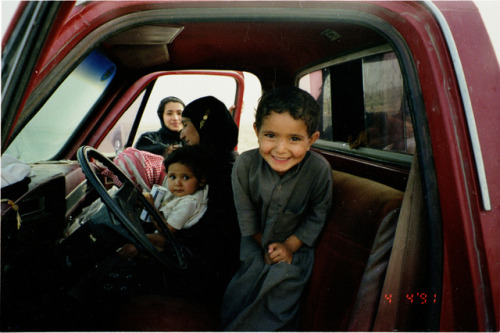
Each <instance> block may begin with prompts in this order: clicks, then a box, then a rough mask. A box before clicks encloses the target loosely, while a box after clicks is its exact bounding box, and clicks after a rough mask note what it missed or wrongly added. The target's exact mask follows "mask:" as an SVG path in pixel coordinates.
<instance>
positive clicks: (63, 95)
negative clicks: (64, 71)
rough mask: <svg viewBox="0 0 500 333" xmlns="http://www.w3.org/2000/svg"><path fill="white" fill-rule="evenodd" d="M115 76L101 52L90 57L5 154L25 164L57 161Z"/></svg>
mask: <svg viewBox="0 0 500 333" xmlns="http://www.w3.org/2000/svg"><path fill="white" fill-rule="evenodd" d="M115 74H116V66H115V64H114V63H113V62H112V61H111V60H110V59H108V58H107V57H106V56H105V55H104V54H103V53H102V52H101V51H100V50H95V51H93V52H92V53H90V54H89V55H88V56H87V57H86V58H85V59H84V60H83V61H82V62H81V63H80V64H79V65H78V66H77V67H76V68H75V69H74V70H73V72H71V74H70V75H69V76H68V77H67V78H66V79H65V80H64V81H63V82H62V83H61V85H60V86H59V87H58V88H57V90H56V91H55V92H54V93H53V94H52V96H50V98H49V99H48V100H47V102H45V104H44V105H43V106H42V108H41V109H40V110H39V111H38V112H37V114H36V115H35V116H34V117H33V118H32V119H31V120H30V121H29V123H28V124H27V125H26V126H25V127H24V128H23V130H22V131H21V132H20V133H19V135H18V136H17V137H16V138H15V139H14V141H13V142H12V144H11V145H10V146H9V148H8V149H7V151H6V152H7V153H9V154H11V155H13V156H15V157H16V158H18V159H20V160H21V161H23V162H26V163H31V162H37V161H47V160H50V159H52V158H54V156H56V155H57V153H59V152H60V150H61V149H62V148H63V147H64V145H66V144H67V142H68V140H69V139H70V138H71V136H72V135H73V134H74V133H75V132H76V131H77V129H78V128H79V126H81V125H82V124H83V123H84V120H85V118H86V117H87V115H88V114H90V112H91V111H92V109H93V108H94V106H95V105H96V104H97V102H98V101H99V100H100V98H101V96H102V95H103V94H104V92H105V91H106V88H107V87H108V86H109V84H110V83H111V82H112V80H113V78H114V77H115ZM62 110H63V111H65V110H71V112H61V111H62Z"/></svg>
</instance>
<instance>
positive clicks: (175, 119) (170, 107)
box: [163, 102, 184, 132]
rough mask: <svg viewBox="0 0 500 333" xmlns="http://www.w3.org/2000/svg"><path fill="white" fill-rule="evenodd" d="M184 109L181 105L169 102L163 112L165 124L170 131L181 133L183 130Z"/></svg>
mask: <svg viewBox="0 0 500 333" xmlns="http://www.w3.org/2000/svg"><path fill="white" fill-rule="evenodd" d="M183 110H184V107H183V106H182V104H181V103H177V102H168V103H167V104H165V109H164V110H163V122H164V123H165V126H167V128H168V129H170V130H172V131H174V132H179V131H180V130H181V129H182V123H181V119H182V111H183Z"/></svg>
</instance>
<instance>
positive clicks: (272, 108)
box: [255, 87, 320, 136]
mask: <svg viewBox="0 0 500 333" xmlns="http://www.w3.org/2000/svg"><path fill="white" fill-rule="evenodd" d="M271 112H276V113H283V112H288V113H289V114H290V116H292V118H293V119H296V120H304V122H305V123H306V126H307V134H308V135H309V136H311V135H313V134H314V132H316V130H317V128H318V123H319V114H320V109H319V105H318V103H317V102H316V101H315V100H314V98H313V97H312V96H311V95H310V94H309V93H307V92H306V91H304V90H302V89H300V88H297V87H280V88H275V89H273V90H270V91H268V92H266V93H265V94H264V95H262V97H261V98H260V101H259V105H258V107H257V113H256V114H255V126H256V127H257V131H260V128H261V126H262V121H263V120H264V118H265V117H266V116H269V115H270V114H271Z"/></svg>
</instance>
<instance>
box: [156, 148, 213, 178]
mask: <svg viewBox="0 0 500 333" xmlns="http://www.w3.org/2000/svg"><path fill="white" fill-rule="evenodd" d="M174 163H181V164H183V165H185V166H187V167H188V168H190V169H191V171H192V172H193V174H194V176H195V177H196V178H197V179H198V181H201V180H202V179H204V180H207V178H208V177H207V176H208V156H206V153H205V149H204V148H203V147H202V146H200V145H194V146H184V147H180V148H177V149H175V150H174V151H172V152H171V153H170V154H168V155H167V157H166V158H165V161H164V162H163V164H164V165H165V171H166V172H167V173H168V167H169V166H170V165H171V164H174Z"/></svg>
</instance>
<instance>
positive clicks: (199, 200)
mask: <svg viewBox="0 0 500 333" xmlns="http://www.w3.org/2000/svg"><path fill="white" fill-rule="evenodd" d="M139 152H140V151H139ZM136 153H137V152H136ZM141 153H142V155H140V156H143V157H144V156H148V155H147V154H144V152H141ZM134 156H135V155H134ZM206 160H207V158H206V157H205V156H204V152H203V149H202V148H201V147H200V146H186V147H182V148H178V149H176V150H174V151H172V153H170V154H169V155H168V156H167V158H166V159H165V161H164V162H163V165H164V168H165V171H166V176H165V180H164V181H163V183H162V185H164V186H165V185H166V187H163V186H162V185H155V186H157V187H158V189H159V191H161V192H164V193H165V196H164V197H163V198H162V200H161V202H160V204H159V206H158V207H157V208H158V210H159V212H160V213H161V214H160V215H163V217H164V221H154V223H155V224H156V223H165V224H166V226H167V227H168V229H169V230H170V231H171V232H177V231H179V230H181V229H188V228H190V227H192V226H194V225H195V224H196V223H198V222H199V221H200V219H201V218H202V216H203V215H204V214H205V212H206V211H207V203H208V185H207V167H206V163H207V162H206ZM138 178H140V179H142V178H141V177H138ZM145 178H147V177H145ZM143 193H144V195H145V196H146V197H147V198H148V199H149V200H150V202H151V203H152V204H153V205H154V199H153V196H152V195H151V193H148V191H147V190H146V191H145V192H143ZM141 218H143V217H142V216H141ZM145 219H146V220H147V218H145ZM156 227H157V229H158V230H161V228H159V227H158V226H157V225H156ZM147 237H148V238H149V240H150V241H151V242H152V243H153V244H154V245H155V246H157V247H158V248H160V249H161V248H162V247H163V245H164V242H165V240H166V239H165V238H164V237H163V236H162V235H161V234H158V233H152V234H147ZM118 253H119V254H121V255H123V256H135V255H136V254H137V249H136V248H135V246H134V245H132V244H126V245H124V246H123V247H122V248H121V249H120V250H119V252H118Z"/></svg>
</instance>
